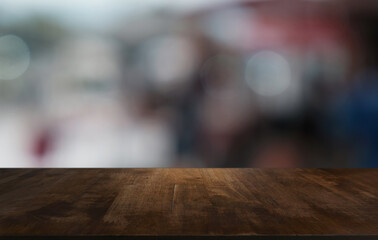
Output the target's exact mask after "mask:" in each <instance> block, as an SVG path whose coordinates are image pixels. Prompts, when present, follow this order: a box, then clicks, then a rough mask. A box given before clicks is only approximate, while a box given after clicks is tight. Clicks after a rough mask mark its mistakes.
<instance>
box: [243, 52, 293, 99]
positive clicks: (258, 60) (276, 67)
mask: <svg viewBox="0 0 378 240" xmlns="http://www.w3.org/2000/svg"><path fill="white" fill-rule="evenodd" d="M245 80H246V82H247V84H248V85H249V86H250V87H251V89H252V90H253V91H254V92H256V93H257V94H260V95H262V96H267V97H269V96H276V95H279V94H281V93H283V92H284V91H285V90H286V89H287V88H288V87H289V85H290V82H291V70H290V65H289V63H288V61H287V60H286V59H285V58H284V57H283V56H281V55H280V54H278V53H276V52H273V51H260V52H258V53H256V54H254V55H253V56H252V57H251V58H250V59H249V60H248V62H247V64H246V68H245Z"/></svg>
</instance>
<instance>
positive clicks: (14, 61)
mask: <svg viewBox="0 0 378 240" xmlns="http://www.w3.org/2000/svg"><path fill="white" fill-rule="evenodd" d="M29 63H30V51H29V47H28V46H27V45H26V43H25V41H24V40H22V39H21V38H20V37H18V36H15V35H5V36H0V79H1V80H11V79H15V78H18V77H19V76H21V75H22V74H23V73H24V72H25V71H26V69H27V68H28V66H29Z"/></svg>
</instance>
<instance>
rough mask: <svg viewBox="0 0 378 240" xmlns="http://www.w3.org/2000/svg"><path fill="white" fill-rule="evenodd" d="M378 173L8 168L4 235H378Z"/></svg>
mask: <svg viewBox="0 0 378 240" xmlns="http://www.w3.org/2000/svg"><path fill="white" fill-rule="evenodd" d="M377 205H378V170H377V169H248V168H245V169H237V168H235V169H213V168H206V169H201V168H192V169H169V168H164V169H161V168H158V169H155V168H151V169H2V170H0V238H3V239H5V238H6V239H8V238H9V239H20V238H25V239H33V238H36V239H50V238H51V239H52V238H55V239H70V238H71V239H87V238H88V239H112V238H114V239H138V238H139V239H207V238H208V239H301V238H303V239H322V238H323V239H378V207H377Z"/></svg>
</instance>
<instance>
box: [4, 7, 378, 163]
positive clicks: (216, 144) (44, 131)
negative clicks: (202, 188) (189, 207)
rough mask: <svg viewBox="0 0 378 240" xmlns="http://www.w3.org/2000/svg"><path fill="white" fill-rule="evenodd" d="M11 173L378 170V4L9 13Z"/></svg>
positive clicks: (7, 140) (7, 159) (7, 144)
mask: <svg viewBox="0 0 378 240" xmlns="http://www.w3.org/2000/svg"><path fill="white" fill-rule="evenodd" d="M0 152H1V157H0V167H2V168H4V167H279V168H280V167H284V168H287V167H289V168H291V167H378V1H374V0H372V1H353V0H296V1H278V0H277V1H274V0H272V1H263V0H260V1H258V0H250V1H248V0H207V1H201V0H182V1H170V0H144V1H139V0H128V1H117V0H65V1H48V0H17V1H14V0H1V1H0Z"/></svg>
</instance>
